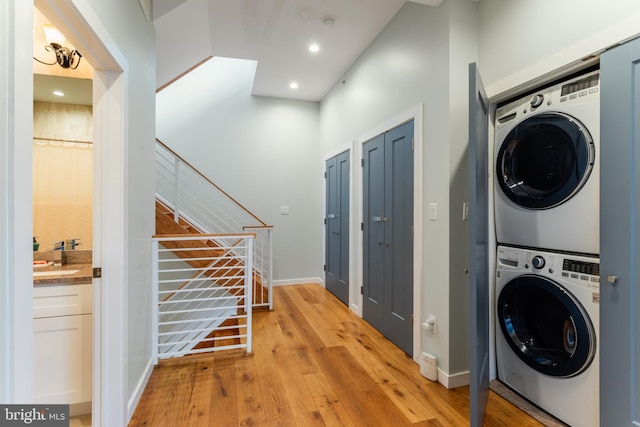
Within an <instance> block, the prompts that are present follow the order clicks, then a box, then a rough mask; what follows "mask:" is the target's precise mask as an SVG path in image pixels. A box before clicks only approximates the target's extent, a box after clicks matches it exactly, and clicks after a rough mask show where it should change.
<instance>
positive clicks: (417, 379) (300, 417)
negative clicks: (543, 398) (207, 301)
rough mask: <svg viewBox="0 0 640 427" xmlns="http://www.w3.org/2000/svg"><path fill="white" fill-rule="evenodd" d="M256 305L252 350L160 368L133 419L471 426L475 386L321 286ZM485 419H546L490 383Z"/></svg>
mask: <svg viewBox="0 0 640 427" xmlns="http://www.w3.org/2000/svg"><path fill="white" fill-rule="evenodd" d="M274 298H275V299H274V311H271V312H268V311H259V312H256V313H254V341H253V349H254V351H253V354H251V355H245V354H244V353H241V352H238V351H234V352H222V353H215V354H204V355H197V356H188V357H183V358H179V359H172V360H166V361H163V362H161V363H160V365H159V366H158V367H156V368H155V369H154V371H153V373H152V375H151V378H150V380H149V383H148V384H147V387H146V389H145V391H144V393H143V395H142V397H141V399H140V402H139V404H138V407H137V408H136V410H135V413H134V414H133V418H132V419H131V422H130V423H129V426H130V427H137V426H153V427H156V426H157V427H164V426H167V427H176V426H221V427H227V426H296V427H299V426H305V427H306V426H374V427H375V426H384V427H386V426H394V427H395V426H436V427H442V426H466V425H468V424H469V422H468V415H469V389H468V387H460V388H457V389H453V390H447V389H446V388H445V387H443V386H442V385H441V384H439V383H437V382H432V381H429V380H427V379H426V378H424V377H422V376H421V375H420V369H419V367H418V365H417V364H415V363H414V362H413V361H411V359H410V358H409V357H408V356H407V355H406V354H405V353H404V352H403V351H402V350H400V349H399V348H397V347H396V346H395V345H393V344H392V343H391V342H390V341H388V340H387V339H385V338H384V337H383V336H382V335H381V334H380V333H379V332H378V331H376V330H375V329H374V328H373V327H371V326H370V325H369V324H368V323H366V322H365V321H363V320H362V319H360V318H358V317H357V316H356V315H355V314H353V313H352V312H351V311H350V310H349V309H348V308H347V307H346V306H345V305H344V304H342V303H341V302H340V301H338V299H337V298H335V297H334V296H333V295H331V294H330V293H329V292H327V291H326V290H325V289H324V288H322V287H321V286H319V285H313V284H312V285H299V286H284V287H277V288H275V289H274ZM484 425H485V426H488V427H494V426H495V427H498V426H518V427H529V426H531V427H533V426H542V424H541V423H540V422H538V421H536V420H535V419H534V418H532V417H530V416H529V415H528V414H526V413H525V412H523V411H521V410H520V409H518V408H517V407H515V406H513V405H511V404H510V403H509V402H507V401H506V400H504V399H503V398H502V397H500V396H499V395H497V394H496V393H494V392H493V391H490V392H489V402H488V406H487V416H486V419H485V424H484Z"/></svg>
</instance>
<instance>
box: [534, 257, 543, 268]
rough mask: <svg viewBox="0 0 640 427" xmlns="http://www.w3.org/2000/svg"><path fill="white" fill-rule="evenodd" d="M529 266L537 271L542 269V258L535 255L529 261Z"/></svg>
mask: <svg viewBox="0 0 640 427" xmlns="http://www.w3.org/2000/svg"><path fill="white" fill-rule="evenodd" d="M531 264H533V267H534V268H537V269H538V270H539V269H541V268H542V267H544V258H542V257H541V256H540V255H536V256H534V257H533V259H532V260H531Z"/></svg>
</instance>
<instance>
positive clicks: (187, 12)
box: [153, 0, 443, 101]
mask: <svg viewBox="0 0 640 427" xmlns="http://www.w3.org/2000/svg"><path fill="white" fill-rule="evenodd" d="M412 1H414V2H416V3H422V4H427V5H431V6H438V5H439V4H440V3H442V1H443V0H412ZM404 3H405V0H154V1H153V17H154V24H155V27H156V43H157V47H158V49H157V79H158V81H157V86H158V87H162V86H164V85H165V84H167V83H169V82H171V81H172V80H174V79H175V78H177V77H179V76H180V75H182V74H183V73H184V72H185V71H186V70H189V69H190V68H192V67H193V66H195V65H197V64H198V63H200V62H202V61H203V60H205V59H206V58H208V57H210V56H222V57H229V58H239V59H251V60H255V61H257V68H256V75H255V80H254V85H253V90H252V94H253V95H259V96H271V97H279V98H289V99H297V100H305V101H320V100H321V99H322V98H323V97H324V96H325V95H326V94H327V92H328V91H329V90H330V89H331V87H332V86H333V85H334V84H335V83H336V82H337V81H339V79H340V78H341V77H342V75H343V74H344V72H345V71H347V69H348V68H349V67H350V66H351V65H352V64H353V62H354V61H355V60H356V58H358V57H359V56H360V55H361V54H362V52H363V51H364V50H365V49H366V48H367V46H368V45H369V44H370V43H371V42H372V41H373V39H374V38H375V37H376V36H377V35H378V33H379V32H380V31H381V30H382V29H383V28H384V26H385V25H386V24H387V23H388V22H389V21H390V20H391V18H392V17H393V16H394V15H395V14H396V12H397V11H398V9H400V7H402V5H403V4H404ZM186 29H188V31H186ZM312 43H316V44H317V45H318V46H319V48H320V50H319V51H318V52H316V53H311V52H309V50H308V47H309V45H310V44H312ZM292 82H296V83H297V84H298V88H297V89H291V88H290V87H289V85H290V84H291V83H292Z"/></svg>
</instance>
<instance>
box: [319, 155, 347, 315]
mask: <svg viewBox="0 0 640 427" xmlns="http://www.w3.org/2000/svg"><path fill="white" fill-rule="evenodd" d="M349 156H350V152H349V151H345V152H343V153H340V154H338V155H337V156H334V157H332V158H330V159H328V160H327V161H326V165H325V180H326V197H327V200H326V214H325V234H326V236H325V241H326V244H325V247H326V254H325V262H326V264H325V286H326V288H327V290H329V292H331V293H332V294H334V295H335V296H336V297H337V298H338V299H339V300H340V301H342V302H343V303H344V304H345V305H347V306H348V305H349V176H350V173H349V170H350V161H349Z"/></svg>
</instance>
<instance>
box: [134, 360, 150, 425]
mask: <svg viewBox="0 0 640 427" xmlns="http://www.w3.org/2000/svg"><path fill="white" fill-rule="evenodd" d="M153 367H154V366H153V357H152V358H150V359H149V362H148V363H147V367H146V368H145V372H144V375H143V376H142V378H140V381H139V382H138V385H137V386H136V389H135V392H134V393H133V396H131V398H130V399H129V411H128V412H129V421H131V417H133V412H134V411H135V410H136V406H138V402H139V401H140V398H141V397H142V393H143V392H144V389H145V387H146V386H147V383H148V382H149V378H151V373H152V372H153Z"/></svg>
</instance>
